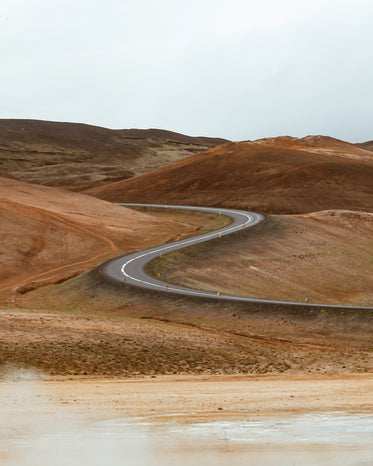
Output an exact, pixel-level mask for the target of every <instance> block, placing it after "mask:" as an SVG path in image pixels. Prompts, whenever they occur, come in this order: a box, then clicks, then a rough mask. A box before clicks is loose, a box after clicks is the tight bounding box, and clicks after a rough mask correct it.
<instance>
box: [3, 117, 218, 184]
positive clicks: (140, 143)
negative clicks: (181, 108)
mask: <svg viewBox="0 0 373 466" xmlns="http://www.w3.org/2000/svg"><path fill="white" fill-rule="evenodd" d="M223 141H224V140H223V139H214V138H204V137H191V136H185V135H183V134H178V133H174V132H171V131H164V130H159V129H147V130H141V129H123V130H111V129H107V128H101V127H98V126H91V125H85V124H78V123H60V122H51V121H39V120H0V170H1V171H3V172H6V173H9V174H11V175H13V176H14V177H16V178H17V179H19V180H21V181H27V182H32V183H37V184H43V185H47V186H59V187H67V188H69V189H73V190H81V189H83V188H88V187H90V186H97V185H100V184H102V183H105V182H106V183H107V182H110V181H115V180H120V179H125V178H129V177H131V176H133V175H134V174H139V173H144V172H146V171H148V170H152V169H154V168H157V167H160V166H163V165H166V164H168V163H170V162H173V161H176V160H180V159H182V158H183V157H186V156H190V155H191V154H195V153H200V152H203V151H205V150H207V149H209V148H211V147H214V146H216V145H218V144H220V143H222V142H223Z"/></svg>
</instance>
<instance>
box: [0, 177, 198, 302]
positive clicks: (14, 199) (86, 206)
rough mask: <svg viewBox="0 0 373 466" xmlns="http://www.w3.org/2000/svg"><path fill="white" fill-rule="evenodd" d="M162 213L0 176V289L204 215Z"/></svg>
mask: <svg viewBox="0 0 373 466" xmlns="http://www.w3.org/2000/svg"><path fill="white" fill-rule="evenodd" d="M185 217H186V214H184V216H182V215H181V216H180V215H179V216H177V217H173V216H172V214H169V216H168V218H164V217H163V218H161V217H159V216H158V215H155V214H151V215H150V214H147V213H141V212H137V211H134V210H130V209H126V208H124V207H120V206H116V205H113V204H111V203H108V202H105V201H102V200H100V199H96V198H93V197H91V196H85V195H83V194H78V193H72V192H68V191H62V190H59V189H54V188H50V187H46V186H38V185H34V184H27V183H23V182H19V181H15V180H12V179H9V178H2V177H0V218H1V222H0V236H1V243H0V294H6V295H8V294H9V293H10V294H12V291H14V290H17V291H18V292H21V293H24V292H26V291H29V290H30V289H34V288H38V287H39V286H42V285H45V284H47V283H56V282H60V281H63V280H65V279H66V278H68V277H71V276H73V275H76V274H78V273H81V272H83V271H85V270H88V269H90V268H92V267H94V266H95V265H96V264H97V263H100V262H104V261H105V258H106V257H107V256H108V255H116V254H118V253H119V252H121V251H124V252H125V251H129V252H130V251H133V250H138V249H142V248H145V247H147V246H148V247H150V246H154V245H157V244H161V243H162V242H165V241H166V240H169V239H172V238H175V237H176V236H177V235H183V234H186V233H194V232H195V231H196V230H197V229H198V228H200V227H201V226H202V225H204V221H205V219H202V218H201V217H200V218H196V217H194V218H191V217H190V216H189V217H187V218H185Z"/></svg>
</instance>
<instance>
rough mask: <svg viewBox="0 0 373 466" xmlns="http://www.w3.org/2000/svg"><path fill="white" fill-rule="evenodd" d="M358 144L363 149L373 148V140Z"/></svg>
mask: <svg viewBox="0 0 373 466" xmlns="http://www.w3.org/2000/svg"><path fill="white" fill-rule="evenodd" d="M357 146H360V147H362V148H363V149H369V150H373V141H367V142H362V143H361V144H357Z"/></svg>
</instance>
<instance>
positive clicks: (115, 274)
mask: <svg viewBox="0 0 373 466" xmlns="http://www.w3.org/2000/svg"><path fill="white" fill-rule="evenodd" d="M119 205H123V206H126V207H153V208H164V209H167V208H168V209H179V210H195V211H202V212H213V213H218V214H219V213H220V214H222V215H226V216H227V217H230V218H231V220H232V222H231V223H230V224H229V225H227V226H225V227H223V228H220V229H218V230H215V231H213V232H209V233H205V234H203V235H199V236H195V237H193V238H188V239H184V240H181V241H175V242H173V243H167V244H164V245H162V246H157V247H154V248H150V249H145V250H144V251H139V252H135V253H133V254H127V255H125V256H121V257H117V258H115V259H112V260H110V261H108V262H106V263H105V264H103V265H102V267H100V270H101V271H102V273H103V275H104V276H105V277H106V278H109V279H110V280H111V281H115V282H120V283H125V284H126V285H132V286H138V287H141V288H146V289H150V290H158V291H163V292H165V293H173V294H175V293H176V294H181V295H189V296H199V297H205V298H214V299H223V300H229V301H241V302H248V303H270V304H271V303H272V304H291V305H294V304H296V305H300V306H307V307H308V306H323V307H330V308H345V309H351V308H353V306H339V305H330V304H320V303H306V302H304V303H298V302H293V301H276V300H271V299H261V298H248V297H244V296H233V295H227V294H222V293H220V292H219V290H217V291H216V292H210V291H201V290H195V289H192V288H187V287H183V286H177V285H173V284H170V283H166V282H164V281H162V280H158V279H157V278H154V277H152V276H150V275H148V274H147V273H146V271H145V269H146V266H147V264H148V263H149V262H150V261H152V260H153V259H155V258H156V257H159V256H161V255H163V254H167V253H169V252H172V251H175V250H177V249H182V248H184V247H187V246H191V245H193V244H197V243H202V242H205V241H209V240H211V239H213V238H218V237H221V236H224V235H229V234H231V233H234V232H236V231H240V230H243V229H244V228H249V227H252V226H254V225H257V224H258V223H260V222H262V221H263V220H264V219H265V216H263V215H261V214H258V213H255V212H246V211H242V210H232V209H216V208H212V207H211V208H210V207H190V206H173V205H170V206H165V205H163V204H130V203H125V204H124V203H123V204H119ZM359 309H362V307H359ZM365 309H373V307H366V308H365Z"/></svg>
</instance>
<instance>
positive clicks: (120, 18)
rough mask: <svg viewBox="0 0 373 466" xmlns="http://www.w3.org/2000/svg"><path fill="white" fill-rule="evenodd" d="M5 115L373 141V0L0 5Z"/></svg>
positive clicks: (0, 97)
mask: <svg viewBox="0 0 373 466" xmlns="http://www.w3.org/2000/svg"><path fill="white" fill-rule="evenodd" d="M0 57H1V62H0V84H1V85H0V118H35V119H43V120H55V121H73V122H82V123H89V124H94V125H99V126H105V127H109V128H150V127H152V128H163V129H169V130H173V131H177V132H181V133H185V134H190V135H194V136H197V135H204V136H219V137H225V138H228V139H233V140H245V139H257V138H261V137H271V136H279V135H292V136H298V137H302V136H305V135H307V134H325V135H330V136H334V137H337V138H340V139H344V140H347V141H351V142H361V141H366V140H372V139H373V124H372V123H373V1H372V0H352V1H345V0H335V1H334V0H1V1H0Z"/></svg>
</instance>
